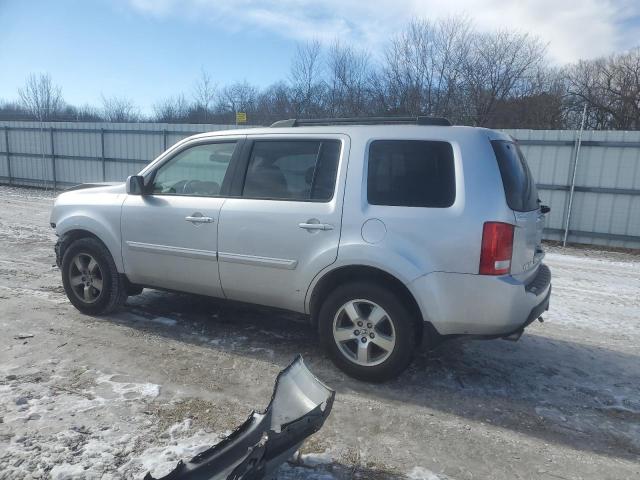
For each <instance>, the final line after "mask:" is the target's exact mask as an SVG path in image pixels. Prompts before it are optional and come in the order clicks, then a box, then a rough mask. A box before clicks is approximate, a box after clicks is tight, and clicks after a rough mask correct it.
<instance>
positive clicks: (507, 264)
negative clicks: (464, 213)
mask: <svg viewBox="0 0 640 480" xmlns="http://www.w3.org/2000/svg"><path fill="white" fill-rule="evenodd" d="M512 253H513V225H509V224H508V223H501V222H486V223H485V224H484V227H483V228H482V250H481V251H480V275H504V274H506V273H509V272H510V271H511V254H512Z"/></svg>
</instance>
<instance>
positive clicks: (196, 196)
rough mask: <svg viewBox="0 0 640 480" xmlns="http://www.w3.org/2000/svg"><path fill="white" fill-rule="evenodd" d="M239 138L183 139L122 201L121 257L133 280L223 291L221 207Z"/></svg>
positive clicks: (208, 292) (219, 294)
mask: <svg viewBox="0 0 640 480" xmlns="http://www.w3.org/2000/svg"><path fill="white" fill-rule="evenodd" d="M239 143H240V139H229V140H226V139H225V140H223V141H218V142H211V141H209V142H206V143H198V144H191V145H188V146H187V147H186V148H183V149H181V150H180V151H178V153H176V154H175V155H173V156H172V157H171V158H169V159H168V160H167V161H164V162H163V163H162V164H161V165H159V167H157V168H156V169H154V170H153V171H152V172H151V173H150V174H147V176H146V177H147V180H146V182H145V183H147V184H148V186H147V187H146V190H147V193H146V194H145V195H128V196H127V198H126V200H125V202H124V204H123V206H122V223H121V228H122V257H123V261H124V268H125V273H126V274H127V277H128V278H129V280H130V281H131V282H132V283H136V284H141V285H146V286H150V287H159V288H166V289H171V290H179V291H185V292H191V293H198V294H202V295H211V296H216V297H222V296H223V293H222V289H221V287H220V275H219V273H218V264H217V230H218V217H219V213H220V208H221V207H222V204H223V203H224V201H225V198H226V197H225V194H226V191H227V190H228V184H229V179H230V177H231V175H230V171H231V168H230V165H231V163H232V162H233V161H235V157H236V156H237V152H238V151H239V150H240V145H239Z"/></svg>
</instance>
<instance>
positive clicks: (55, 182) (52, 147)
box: [49, 127, 58, 192]
mask: <svg viewBox="0 0 640 480" xmlns="http://www.w3.org/2000/svg"><path fill="white" fill-rule="evenodd" d="M53 134H54V128H53V127H51V128H50V129H49V137H50V139H51V167H52V168H51V170H52V172H53V191H54V192H55V191H56V188H57V186H58V182H57V178H56V150H55V147H54V146H53V144H54V142H53Z"/></svg>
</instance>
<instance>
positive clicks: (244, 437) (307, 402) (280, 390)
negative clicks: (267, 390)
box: [144, 355, 335, 480]
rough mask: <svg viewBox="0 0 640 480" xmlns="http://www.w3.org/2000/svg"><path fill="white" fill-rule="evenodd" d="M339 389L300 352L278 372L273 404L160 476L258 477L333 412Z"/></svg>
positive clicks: (185, 479) (177, 479)
mask: <svg viewBox="0 0 640 480" xmlns="http://www.w3.org/2000/svg"><path fill="white" fill-rule="evenodd" d="M334 397H335V392H334V391H333V390H331V389H330V388H328V387H327V386H326V385H324V384H323V383H322V382H321V381H320V380H318V379H317V378H316V377H315V376H314V375H313V374H312V373H311V372H310V371H309V370H308V369H307V367H306V366H305V365H304V362H303V360H302V357H301V356H300V355H298V356H297V357H296V359H295V360H294V361H293V363H291V365H289V366H288V367H287V368H285V369H284V370H282V371H281V372H280V373H279V374H278V378H277V379H276V385H275V388H274V391H273V395H272V396H271V401H270V402H269V406H268V407H267V409H266V410H265V411H264V412H263V413H257V412H252V413H251V415H249V418H247V420H246V421H245V422H244V423H243V424H242V425H240V426H239V427H238V428H237V429H236V430H235V431H234V432H233V433H231V435H229V436H228V437H227V438H225V439H224V440H222V441H221V442H220V443H218V444H216V445H214V446H213V447H211V448H209V449H207V450H205V451H204V452H202V453H200V454H198V455H196V456H195V457H193V458H192V459H191V460H189V461H188V462H183V461H182V460H181V461H180V462H179V463H178V464H177V466H176V468H175V469H174V470H173V471H172V472H171V473H169V474H168V475H165V476H164V477H162V478H160V479H154V477H152V476H151V474H149V473H147V475H146V476H145V477H144V478H145V480H223V479H225V480H232V479H233V480H240V479H243V480H259V479H263V478H265V477H266V476H268V475H270V474H272V473H273V472H274V471H275V470H276V469H277V468H278V467H279V466H280V465H281V464H282V463H283V462H284V461H286V460H287V459H288V458H290V457H291V456H292V455H293V454H294V453H295V451H296V450H297V449H298V448H299V447H300V445H302V442H303V441H304V439H305V438H307V437H308V436H309V435H311V434H313V433H315V432H317V431H318V430H320V428H321V427H322V425H323V424H324V421H325V420H326V419H327V417H328V416H329V413H330V412H331V407H332V405H333V399H334Z"/></svg>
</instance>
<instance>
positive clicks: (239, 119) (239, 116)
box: [236, 112, 247, 124]
mask: <svg viewBox="0 0 640 480" xmlns="http://www.w3.org/2000/svg"><path fill="white" fill-rule="evenodd" d="M238 123H247V113H246V112H236V124H238Z"/></svg>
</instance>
